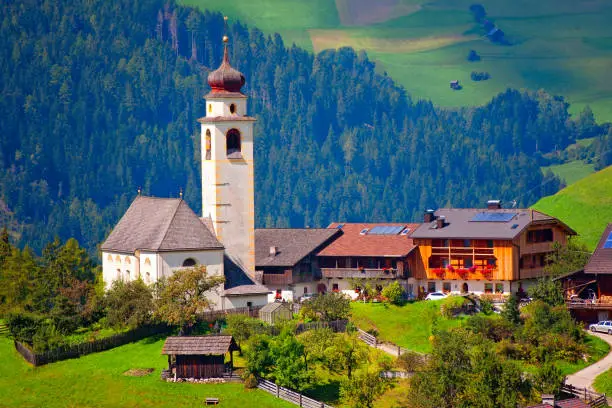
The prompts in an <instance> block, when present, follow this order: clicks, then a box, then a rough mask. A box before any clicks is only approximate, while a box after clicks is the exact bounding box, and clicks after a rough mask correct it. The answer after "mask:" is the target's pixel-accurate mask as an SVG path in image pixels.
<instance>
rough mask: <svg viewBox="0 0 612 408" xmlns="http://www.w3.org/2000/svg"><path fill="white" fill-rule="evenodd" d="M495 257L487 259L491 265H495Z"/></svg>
mask: <svg viewBox="0 0 612 408" xmlns="http://www.w3.org/2000/svg"><path fill="white" fill-rule="evenodd" d="M495 263H496V262H495V258H489V259H487V265H489V266H495Z"/></svg>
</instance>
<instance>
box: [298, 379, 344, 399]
mask: <svg viewBox="0 0 612 408" xmlns="http://www.w3.org/2000/svg"><path fill="white" fill-rule="evenodd" d="M304 395H306V396H307V397H309V398H312V399H316V400H317V401H321V402H325V403H329V404H337V403H338V402H339V401H340V381H338V380H330V381H329V382H328V383H325V384H317V385H315V386H313V387H311V388H309V389H307V390H306V391H304Z"/></svg>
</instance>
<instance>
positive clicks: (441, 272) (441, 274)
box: [432, 268, 445, 278]
mask: <svg viewBox="0 0 612 408" xmlns="http://www.w3.org/2000/svg"><path fill="white" fill-rule="evenodd" d="M432 272H433V273H434V275H436V276H437V277H438V278H443V277H444V273H445V270H444V268H435V269H432Z"/></svg>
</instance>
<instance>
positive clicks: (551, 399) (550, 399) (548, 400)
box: [542, 394, 555, 407]
mask: <svg viewBox="0 0 612 408" xmlns="http://www.w3.org/2000/svg"><path fill="white" fill-rule="evenodd" d="M542 404H548V405H550V406H551V407H554V406H555V395H554V394H542Z"/></svg>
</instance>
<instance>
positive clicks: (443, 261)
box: [442, 258, 450, 268]
mask: <svg viewBox="0 0 612 408" xmlns="http://www.w3.org/2000/svg"><path fill="white" fill-rule="evenodd" d="M449 264H450V259H448V258H442V267H443V268H448V265H449Z"/></svg>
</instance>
